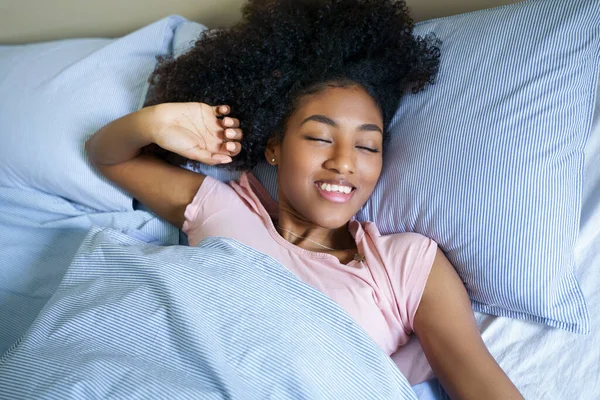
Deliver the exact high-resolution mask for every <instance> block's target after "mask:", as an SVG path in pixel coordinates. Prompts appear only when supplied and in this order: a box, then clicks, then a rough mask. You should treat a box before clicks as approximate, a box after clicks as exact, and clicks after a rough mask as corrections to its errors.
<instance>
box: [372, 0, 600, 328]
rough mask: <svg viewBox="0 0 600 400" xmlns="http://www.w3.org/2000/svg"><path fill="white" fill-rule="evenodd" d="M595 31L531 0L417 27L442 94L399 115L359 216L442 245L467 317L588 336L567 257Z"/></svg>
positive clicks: (593, 16) (587, 121) (599, 67)
mask: <svg viewBox="0 0 600 400" xmlns="http://www.w3.org/2000/svg"><path fill="white" fill-rule="evenodd" d="M598 21H600V1H598V0H571V1H562V0H530V1H526V2H523V3H517V4H514V5H509V6H503V7H499V8H495V9H491V10H486V11H480V12H475V13H471V14H465V15H459V16H455V17H451V18H442V19H439V20H433V21H429V22H426V23H422V24H419V26H418V27H417V29H416V33H417V34H421V35H423V34H426V33H427V32H430V31H434V32H436V34H437V35H439V37H440V38H441V39H442V41H443V45H442V46H441V53H442V64H441V69H440V72H439V79H438V83H437V84H436V85H434V86H432V87H430V88H429V89H427V91H426V92H423V93H420V94H418V95H415V96H407V97H406V98H405V100H404V101H403V103H402V104H401V106H400V108H399V110H398V112H397V114H396V116H395V119H394V120H393V122H392V124H391V127H390V130H391V132H392V140H391V142H390V145H389V147H388V149H387V154H386V157H385V167H384V168H385V171H384V172H383V174H382V177H381V181H380V182H379V185H380V190H379V191H378V192H377V193H375V195H374V196H373V197H372V199H371V201H370V202H369V204H368V205H367V207H365V208H364V210H362V212H361V213H360V217H361V218H363V219H372V220H373V221H374V222H375V223H376V224H377V226H378V227H379V229H380V230H381V231H382V232H392V231H411V232H418V233H421V234H423V235H425V236H428V237H430V238H432V239H434V240H435V241H436V242H438V243H439V244H440V247H441V248H442V249H443V250H444V252H445V253H446V255H447V257H448V259H449V260H450V261H451V262H452V264H453V265H454V266H455V267H456V269H457V270H458V273H459V274H460V276H461V278H462V279H463V281H464V282H465V285H466V287H467V290H468V292H469V295H470V297H471V299H472V300H473V306H474V309H475V310H476V311H480V312H484V313H490V314H495V315H500V316H506V317H514V318H522V319H526V320H530V321H536V322H541V323H545V324H547V325H550V326H554V327H558V328H562V329H566V330H569V331H573V332H577V333H588V332H589V326H590V322H589V313H588V309H587V306H586V302H585V300H584V297H583V293H582V291H581V288H580V286H579V283H578V282H577V279H576V275H575V257H574V250H575V242H576V239H577V235H578V233H579V219H580V212H581V193H582V190H583V166H584V147H585V143H586V140H587V138H588V135H589V133H590V129H591V125H592V117H593V112H594V106H595V98H596V91H597V87H598V83H597V82H598V75H599V73H600V24H599V23H598Z"/></svg>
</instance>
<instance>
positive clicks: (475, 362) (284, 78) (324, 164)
mask: <svg viewBox="0 0 600 400" xmlns="http://www.w3.org/2000/svg"><path fill="white" fill-rule="evenodd" d="M412 28H413V23H412V20H411V19H410V17H409V15H408V12H407V9H406V6H405V4H404V2H397V1H392V0H370V1H366V0H325V1H319V0H311V1H309V0H301V1H298V0H294V1H291V0H279V1H274V0H254V1H250V2H249V3H248V4H247V5H246V6H245V8H244V12H243V21H242V22H241V23H240V24H238V25H236V26H235V27H233V28H231V29H228V30H222V31H213V32H209V33H208V34H205V35H204V36H203V37H202V38H201V39H200V40H199V41H198V42H197V43H196V45H195V46H194V48H193V49H192V50H191V51H190V52H188V53H186V54H185V55H183V56H182V57H180V58H178V59H175V60H166V61H164V62H163V63H161V64H160V65H159V67H158V68H157V70H156V71H155V73H154V75H153V77H152V79H151V83H152V90H151V94H150V100H149V105H148V106H147V107H145V108H143V109H142V110H140V111H138V112H135V113H132V114H130V115H127V116H125V117H123V118H121V119H119V120H116V121H113V122H112V123H110V124H108V125H107V126H105V127H104V128H102V129H101V130H99V131H98V132H97V133H96V134H94V135H93V136H92V137H91V138H90V139H89V140H88V142H87V143H86V149H87V152H88V155H89V158H90V160H91V161H92V162H93V164H94V165H95V166H96V167H97V168H98V170H99V171H100V172H101V173H103V174H104V175H105V176H107V177H108V178H109V179H111V180H112V181H114V182H115V183H117V184H118V185H120V186H121V187H123V188H124V189H125V190H127V191H128V192H129V193H131V194H132V195H133V196H134V197H135V198H136V199H138V200H139V201H141V202H142V203H144V204H145V205H146V206H148V207H149V208H150V209H152V210H153V211H154V212H155V213H156V214H157V215H159V216H161V217H162V218H164V219H166V220H167V221H169V222H171V223H172V224H174V225H176V226H177V227H181V228H182V229H183V230H184V232H186V233H187V234H188V239H189V243H190V245H196V244H197V243H198V242H200V241H201V240H202V239H203V238H205V237H207V236H227V237H231V238H233V239H236V240H239V241H241V242H243V243H245V244H247V245H249V246H252V247H254V248H256V249H257V250H259V251H261V252H263V253H266V254H269V255H270V256H272V257H274V258H275V259H277V260H278V261H280V262H281V263H282V264H283V265H285V266H286V267H287V268H288V269H290V270H291V271H292V272H294V273H295V274H297V275H298V276H299V277H300V278H301V279H303V280H304V281H305V282H307V283H308V284H310V285H312V286H314V287H315V288H317V289H318V290H321V291H322V292H323V293H325V294H327V295H328V296H329V297H331V298H332V299H333V300H335V301H336V302H337V303H338V304H339V305H340V306H341V307H343V308H344V309H345V310H346V311H347V312H348V313H349V314H350V315H352V316H353V317H354V319H355V320H356V321H357V322H358V323H359V324H360V325H361V326H362V327H363V328H364V329H365V330H366V331H367V332H368V333H369V334H370V336H371V337H372V338H373V340H374V341H375V342H376V343H378V344H379V346H380V347H381V348H382V349H383V350H384V351H386V352H387V354H392V353H393V352H395V351H396V350H397V349H398V347H399V346H401V345H403V344H405V343H406V342H407V341H408V338H409V335H410V334H411V333H412V332H413V331H414V332H415V333H416V334H417V335H418V337H419V339H420V341H421V344H422V346H423V350H424V351H425V353H426V356H427V358H428V360H429V362H430V364H431V366H432V368H433V370H434V372H435V373H436V375H437V377H438V379H439V381H440V382H441V384H442V385H443V387H444V388H445V390H446V391H447V392H448V393H449V394H450V396H451V397H453V398H461V399H463V398H464V399H471V398H472V399H512V398H521V396H520V394H519V393H518V391H517V390H516V388H515V387H514V386H513V385H512V383H511V382H510V380H509V379H508V378H507V377H506V375H505V374H504V372H503V371H502V370H501V369H500V367H499V366H498V365H497V364H496V362H495V360H494V359H493V357H492V356H491V355H490V354H489V352H488V351H487V349H486V347H485V345H484V343H483V341H482V340H481V337H480V335H479V331H478V329H477V326H476V324H475V320H474V317H473V313H472V311H471V307H470V306H471V305H470V302H469V299H468V297H467V294H466V290H465V288H464V286H463V284H462V282H461V280H460V279H459V277H458V276H457V274H456V272H455V271H454V269H453V268H452V266H451V265H450V263H449V262H448V260H447V259H446V257H445V256H444V254H443V253H442V252H441V251H440V250H439V249H438V248H437V245H436V244H435V243H434V242H433V241H431V240H430V239H428V238H425V237H423V236H421V235H418V234H412V233H404V234H395V235H388V236H381V235H380V234H379V231H378V230H377V227H376V226H375V225H374V224H372V223H369V222H360V223H359V222H358V221H356V220H353V219H352V218H353V216H354V215H355V214H356V213H357V211H358V210H359V209H360V208H361V207H362V206H363V205H364V204H365V202H366V201H367V199H368V198H369V196H370V195H371V193H372V192H373V190H374V188H375V185H376V183H377V181H378V178H379V175H380V173H381V169H382V160H383V158H382V153H383V150H384V146H385V142H386V138H387V135H388V132H387V129H386V128H387V126H388V125H389V122H390V120H391V117H392V116H393V114H394V112H395V109H396V108H397V106H398V103H399V101H400V98H401V96H402V95H403V94H404V93H405V92H406V91H407V90H412V91H415V92H416V91H419V90H421V89H423V88H424V87H425V85H426V84H427V83H432V82H433V77H434V76H435V74H436V72H437V67H438V59H439V51H438V49H437V47H435V43H434V42H432V41H431V40H430V39H421V38H415V37H413V35H412ZM209 104H210V105H218V104H227V105H220V106H210V105H209ZM232 111H233V112H235V115H236V117H238V118H233V117H230V116H229V115H230V112H232ZM152 146H154V150H155V151H153V152H152V151H151V152H148V151H145V150H146V149H148V148H152ZM165 151H166V152H170V153H171V154H172V155H173V154H174V155H177V156H179V157H181V158H182V159H187V160H193V161H195V162H200V163H205V164H210V165H219V164H220V165H229V166H232V167H236V168H239V169H242V170H244V171H249V170H250V169H251V168H252V167H253V166H254V165H255V164H256V163H257V162H259V161H260V159H261V158H263V159H266V161H267V162H268V163H270V164H271V165H273V166H276V167H277V168H278V176H277V179H278V203H275V202H274V201H273V200H272V199H271V198H270V197H269V196H268V195H267V194H266V192H265V190H264V188H262V186H261V185H260V183H259V182H258V181H257V180H256V179H255V178H254V177H253V176H252V174H251V173H249V172H245V173H244V174H243V175H242V177H241V179H240V180H239V182H231V183H230V184H229V185H228V184H224V183H221V182H218V181H216V180H215V179H212V178H210V177H207V176H204V175H202V174H198V173H194V172H190V171H188V170H185V169H182V168H180V167H178V166H174V165H170V164H168V163H166V162H164V161H163V160H161V158H160V157H156V155H155V154H153V153H156V154H164V152H165Z"/></svg>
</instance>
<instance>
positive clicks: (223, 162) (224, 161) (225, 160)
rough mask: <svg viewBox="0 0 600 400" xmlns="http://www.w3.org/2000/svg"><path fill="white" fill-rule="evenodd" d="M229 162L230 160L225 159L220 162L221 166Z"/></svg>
mask: <svg viewBox="0 0 600 400" xmlns="http://www.w3.org/2000/svg"><path fill="white" fill-rule="evenodd" d="M230 162H231V158H229V157H227V158H224V159H222V160H221V164H227V163H230Z"/></svg>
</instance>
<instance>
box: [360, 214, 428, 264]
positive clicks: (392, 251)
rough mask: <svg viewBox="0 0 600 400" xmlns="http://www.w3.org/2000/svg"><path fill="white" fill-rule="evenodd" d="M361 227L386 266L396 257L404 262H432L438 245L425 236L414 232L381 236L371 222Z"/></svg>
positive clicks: (363, 223)
mask: <svg viewBox="0 0 600 400" xmlns="http://www.w3.org/2000/svg"><path fill="white" fill-rule="evenodd" d="M361 226H362V228H363V230H364V232H365V235H366V236H367V237H368V238H369V239H370V241H372V243H373V245H374V246H375V247H376V249H377V251H378V252H379V253H380V256H381V257H382V261H384V263H385V264H386V266H387V264H388V261H394V260H395V259H397V258H398V257H401V258H402V259H404V261H412V262H415V261H419V260H422V259H423V258H427V259H428V260H427V261H429V262H433V258H432V257H434V256H435V254H436V251H437V249H438V245H437V243H436V242H435V241H434V240H433V239H431V238H428V237H427V236H424V235H422V234H420V233H416V232H400V233H392V234H388V235H381V234H380V233H379V229H377V226H376V225H375V224H374V223H372V222H362V223H361Z"/></svg>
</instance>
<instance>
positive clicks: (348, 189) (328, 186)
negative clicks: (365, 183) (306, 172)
mask: <svg viewBox="0 0 600 400" xmlns="http://www.w3.org/2000/svg"><path fill="white" fill-rule="evenodd" d="M319 186H320V188H321V189H322V190H325V191H327V192H339V193H345V194H348V193H350V192H351V191H352V188H351V187H350V186H341V185H331V184H329V183H325V182H322V183H321V184H320V185H319Z"/></svg>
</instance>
